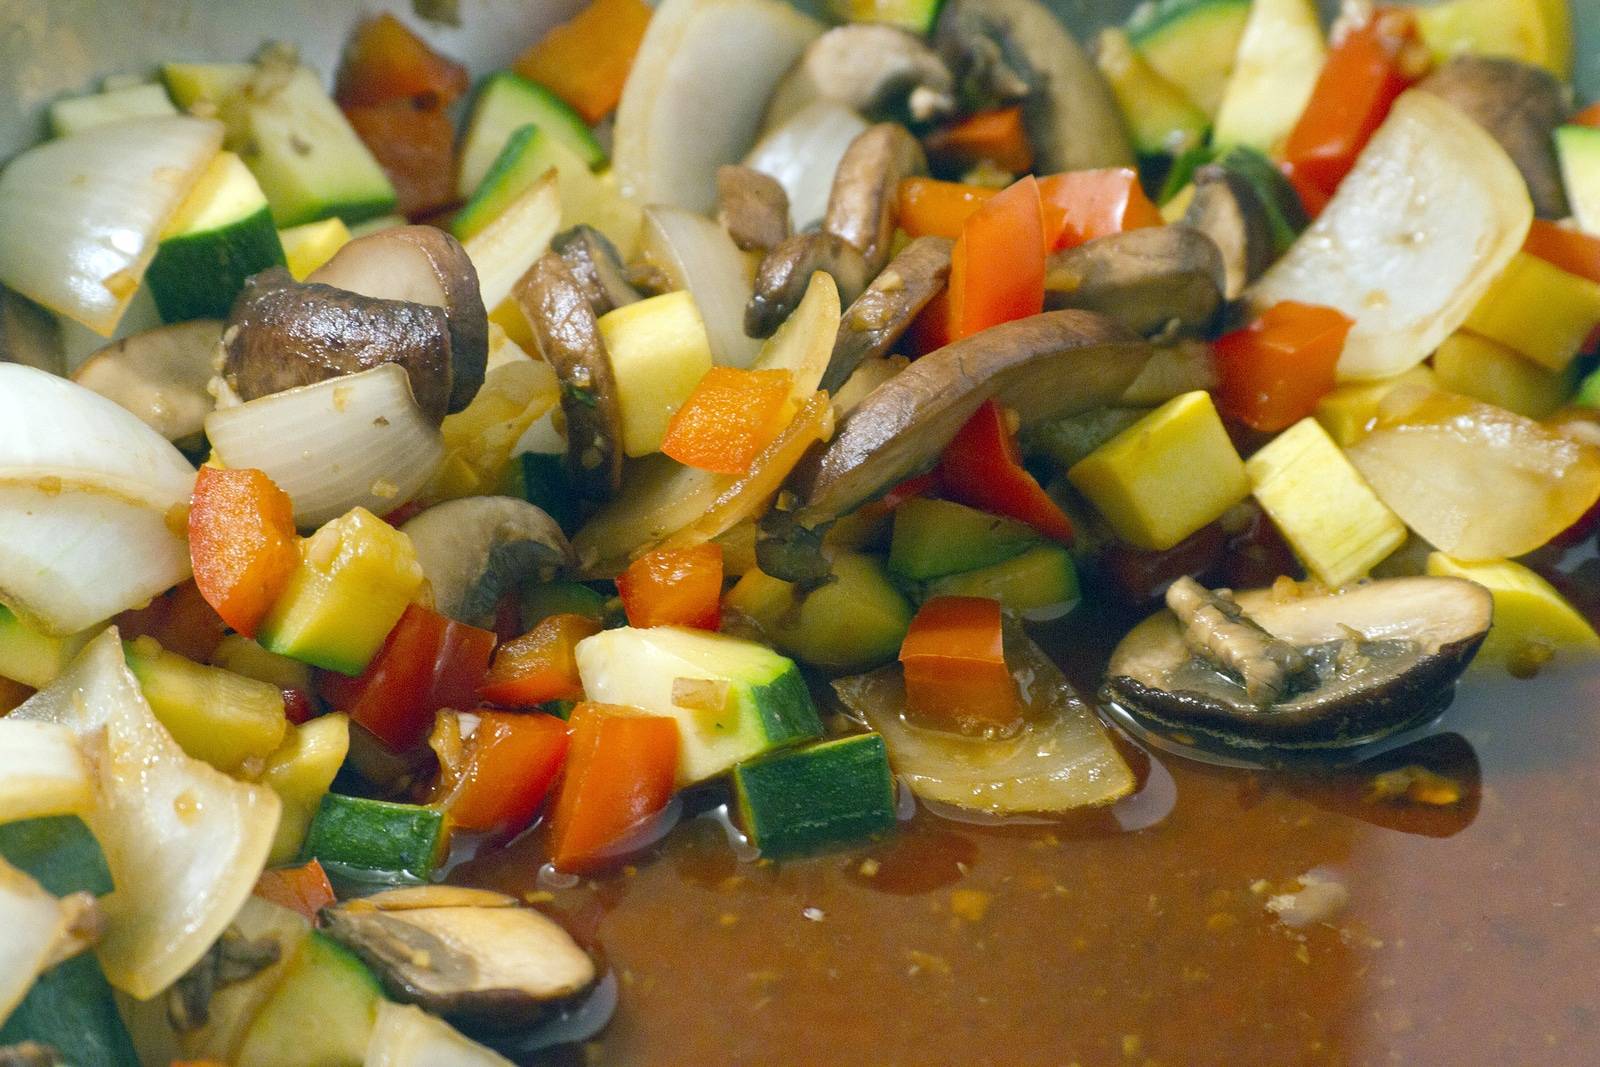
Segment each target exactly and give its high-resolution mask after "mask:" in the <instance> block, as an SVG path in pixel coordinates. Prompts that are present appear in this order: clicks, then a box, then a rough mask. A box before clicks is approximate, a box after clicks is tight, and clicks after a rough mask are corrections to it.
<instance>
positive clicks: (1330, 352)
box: [1212, 300, 1354, 433]
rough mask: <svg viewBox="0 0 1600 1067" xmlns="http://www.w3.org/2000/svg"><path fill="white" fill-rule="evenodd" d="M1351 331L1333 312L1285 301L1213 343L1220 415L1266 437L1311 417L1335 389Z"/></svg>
mask: <svg viewBox="0 0 1600 1067" xmlns="http://www.w3.org/2000/svg"><path fill="white" fill-rule="evenodd" d="M1352 325H1354V323H1353V322H1352V321H1351V320H1350V319H1349V318H1347V317H1346V316H1345V315H1344V314H1342V313H1340V312H1338V311H1335V310H1334V309H1333V308H1328V307H1320V306H1318V305H1315V304H1300V303H1296V302H1294V301H1292V300H1286V301H1284V302H1283V303H1280V304H1274V305H1273V306H1272V307H1270V308H1268V309H1267V310H1266V311H1264V312H1263V313H1262V314H1261V317H1260V318H1258V319H1256V320H1255V321H1254V322H1252V323H1250V325H1248V326H1246V327H1245V328H1244V329H1242V330H1235V331H1234V332H1233V333H1230V334H1227V335H1225V336H1223V337H1221V338H1218V340H1217V342H1216V344H1215V345H1214V346H1213V348H1212V350H1213V352H1214V353H1215V356H1216V366H1217V376H1218V377H1219V378H1220V379H1221V381H1220V383H1219V385H1218V388H1217V400H1218V402H1219V404H1220V406H1221V407H1222V410H1223V412H1224V413H1226V414H1227V415H1229V416H1231V417H1233V418H1235V419H1237V420H1238V421H1240V422H1242V423H1244V424H1245V425H1246V426H1249V427H1250V428H1251V429H1255V430H1263V431H1266V432H1268V433H1274V432H1276V431H1278V430H1282V429H1285V428H1287V427H1289V426H1292V425H1293V424H1295V423H1297V422H1299V421H1300V420H1301V419H1303V418H1305V417H1306V416H1307V415H1309V414H1311V412H1312V410H1313V409H1315V408H1316V406H1317V401H1318V400H1321V399H1322V397H1323V396H1324V395H1325V394H1326V393H1328V392H1329V391H1330V390H1331V389H1332V388H1333V386H1334V371H1335V368H1337V367H1338V365H1339V356H1340V354H1341V353H1342V352H1343V351H1344V341H1345V338H1346V337H1347V336H1348V335H1349V333H1350V327H1351V326H1352Z"/></svg>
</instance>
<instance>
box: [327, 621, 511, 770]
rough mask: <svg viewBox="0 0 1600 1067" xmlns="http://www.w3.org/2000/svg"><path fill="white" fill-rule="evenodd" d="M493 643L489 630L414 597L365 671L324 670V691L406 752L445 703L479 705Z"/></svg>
mask: <svg viewBox="0 0 1600 1067" xmlns="http://www.w3.org/2000/svg"><path fill="white" fill-rule="evenodd" d="M494 642H495V637H494V634H492V633H490V632H489V631H488V630H480V629H479V628H478V627H476V626H468V625H467V624H466V623H462V622H456V621H455V620H454V619H447V618H445V617H444V616H443V615H440V614H439V613H438V612H436V611H432V610H430V609H428V608H425V607H423V606H422V605H420V604H411V605H409V606H407V608H406V611H405V614H404V615H402V616H400V621H399V622H397V623H395V626H394V629H393V630H390V631H389V636H388V637H386V638H384V642H383V647H382V648H381V649H379V650H378V654H377V655H376V656H374V657H373V660H372V662H371V663H369V664H368V665H367V669H366V670H365V671H363V672H362V673H361V676H360V677H358V678H347V677H345V676H344V675H341V674H335V673H333V672H331V671H328V672H323V673H322V674H321V675H320V676H319V677H320V688H321V690H322V695H323V697H324V699H326V700H327V701H328V702H329V703H330V704H332V705H333V706H334V707H335V708H338V709H339V710H340V711H346V712H349V713H350V718H351V719H353V720H354V721H355V722H357V723H359V724H361V725H362V726H364V727H366V728H367V729H368V730H370V731H371V732H372V733H373V734H374V735H375V736H376V737H377V738H378V739H379V740H380V741H382V742H383V743H384V744H385V745H386V746H387V747H388V748H389V749H391V750H392V751H395V752H405V751H408V750H410V749H413V748H416V747H418V746H420V745H421V744H422V743H423V742H424V741H425V740H426V739H427V737H428V732H429V731H430V730H431V729H433V716H434V713H435V712H437V711H439V710H440V709H441V708H457V709H459V708H471V707H475V706H476V705H477V703H478V686H479V685H480V684H481V683H482V682H483V678H484V675H485V674H486V673H487V672H488V670H489V656H490V654H491V653H492V652H493V651H494Z"/></svg>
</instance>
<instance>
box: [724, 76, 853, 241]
mask: <svg viewBox="0 0 1600 1067" xmlns="http://www.w3.org/2000/svg"><path fill="white" fill-rule="evenodd" d="M866 128H867V120H866V119H864V118H862V117H861V116H860V115H857V114H856V113H855V112H854V111H851V110H850V109H849V108H847V107H845V106H844V105H843V104H841V103H839V102H838V101H837V100H817V101H814V102H812V103H810V104H808V105H806V106H805V107H804V108H802V109H800V110H799V111H798V112H796V113H795V114H794V115H792V116H790V117H789V118H788V119H785V120H784V122H783V124H782V125H780V126H777V127H775V128H774V129H773V130H772V131H771V132H769V133H767V134H766V136H764V137H762V138H761V140H760V141H758V142H757V143H756V146H755V147H754V148H752V149H751V150H750V154H749V155H748V156H745V158H744V165H745V166H747V167H753V168H754V169H756V170H759V171H760V172H761V173H763V174H766V175H768V176H770V177H772V178H773V179H775V180H776V181H777V183H778V184H779V185H781V186H783V191H784V192H786V193H788V194H789V223H790V225H791V226H793V227H794V229H795V231H796V232H798V231H800V230H803V229H805V228H807V227H808V226H810V225H812V224H813V223H815V222H817V221H818V220H820V219H821V218H822V216H823V215H824V214H826V213H827V210H828V195H829V194H830V193H831V192H832V191H833V175H834V172H835V171H837V170H838V169H839V160H840V159H842V158H844V150H845V149H846V148H849V147H850V142H851V141H853V140H855V139H856V135H858V134H859V133H861V131H862V130H865V129H866Z"/></svg>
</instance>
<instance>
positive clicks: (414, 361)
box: [222, 267, 453, 422]
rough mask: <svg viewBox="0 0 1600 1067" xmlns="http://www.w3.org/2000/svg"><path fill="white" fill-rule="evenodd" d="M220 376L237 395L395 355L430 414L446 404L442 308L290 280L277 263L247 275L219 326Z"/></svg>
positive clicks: (279, 388)
mask: <svg viewBox="0 0 1600 1067" xmlns="http://www.w3.org/2000/svg"><path fill="white" fill-rule="evenodd" d="M222 341H223V348H224V350H225V353H226V354H225V357H224V361H223V368H222V372H223V378H224V379H225V380H226V382H227V384H228V385H229V386H230V387H231V388H232V389H233V391H234V392H235V393H237V394H238V396H239V399H241V400H255V399H256V398H258V397H263V396H270V395H272V394H273V393H281V392H283V391H284V390H285V389H293V388H294V387H296V386H300V385H311V384H313V383H315V382H322V381H327V380H328V379H329V378H339V377H342V376H344V375H346V374H354V373H356V372H358V371H364V370H371V369H372V368H373V367H376V366H379V365H380V364H383V363H398V364H399V365H400V366H402V367H404V368H405V370H406V374H407V376H408V377H409V378H410V379H411V392H412V394H413V396H415V397H416V401H417V405H418V407H420V408H421V409H422V411H423V412H424V413H425V414H427V415H428V416H429V417H430V418H432V419H433V420H434V421H436V422H439V421H443V419H444V416H445V413H446V412H447V411H448V410H449V407H450V397H451V382H452V380H453V377H452V373H451V345H450V325H449V320H448V319H447V318H446V316H445V313H444V310H443V309H442V308H438V307H429V306H427V305H425V304H417V303H412V302H411V301H406V300H383V299H377V298H374V297H370V296H362V295H360V294H358V293H352V292H350V291H348V290H346V289H336V288H334V287H333V286H331V285H319V284H310V283H302V282H297V281H295V280H294V279H293V278H292V277H290V276H289V272H288V271H286V270H284V269H283V268H282V267H273V268H272V269H271V270H266V271H262V272H261V273H260V274H257V275H255V276H254V277H252V278H249V279H248V280H246V281H245V283H244V289H243V290H242V291H241V292H240V294H239V297H238V299H237V300H236V301H234V305H233V311H232V313H231V314H230V315H229V317H228V326H227V329H226V330H224V331H223V334H222Z"/></svg>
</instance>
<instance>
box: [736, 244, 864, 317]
mask: <svg viewBox="0 0 1600 1067" xmlns="http://www.w3.org/2000/svg"><path fill="white" fill-rule="evenodd" d="M819 270H820V271H823V272H824V273H826V274H828V275H830V276H831V277H832V278H833V280H834V283H835V284H836V285H837V286H838V287H839V299H840V300H841V301H843V302H845V303H849V302H850V301H852V300H854V299H855V298H856V297H858V296H860V295H861V291H862V290H863V289H865V288H866V287H867V282H868V281H870V280H871V278H872V273H871V271H870V270H868V268H867V262H866V260H865V259H864V258H862V255H861V253H860V252H859V251H857V249H856V247H855V246H854V245H852V244H851V243H850V242H849V241H846V240H845V239H844V238H842V237H839V236H837V235H835V234H831V233H827V232H825V231H821V230H816V231H812V232H811V233H797V234H795V235H794V236H793V237H790V238H788V239H787V240H785V241H783V242H781V243H780V244H779V245H778V246H777V247H776V248H774V249H773V250H772V251H770V252H768V253H767V254H766V255H765V256H764V257H763V258H762V260H761V266H760V267H758V268H757V269H756V280H755V287H754V290H753V292H752V293H751V294H750V303H748V304H746V305H745V309H744V332H745V333H746V334H748V335H749V336H751V337H771V336H772V335H773V334H774V333H777V332H778V327H779V326H782V325H783V323H784V320H786V319H787V318H788V317H789V314H790V313H791V312H792V311H794V309H795V308H797V307H799V306H800V301H801V300H802V299H804V298H805V295H806V287H807V286H809V285H810V284H811V275H812V274H814V273H816V272H817V271H819Z"/></svg>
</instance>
